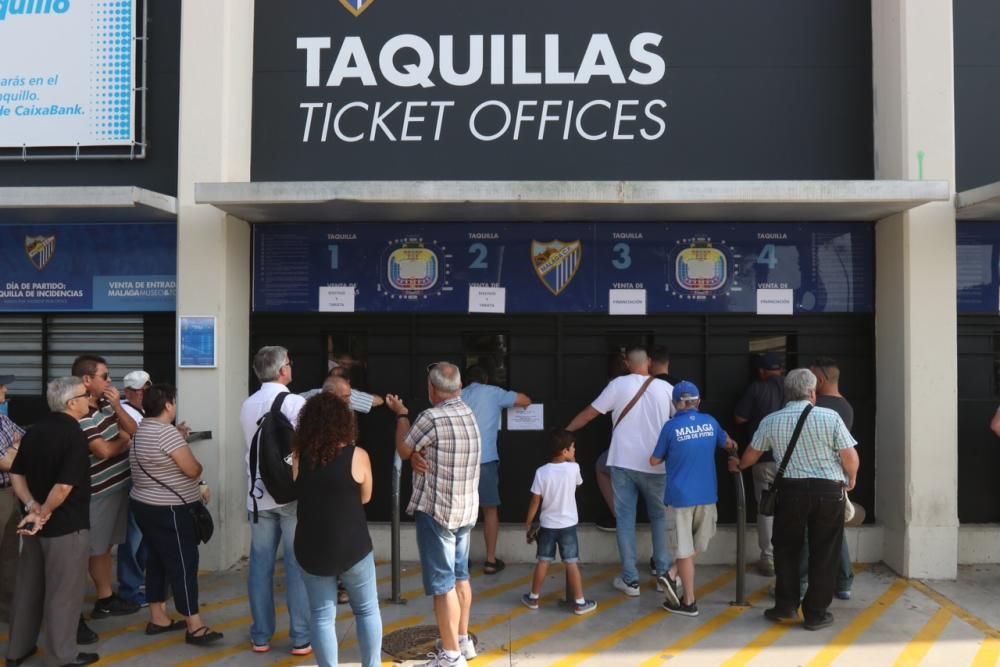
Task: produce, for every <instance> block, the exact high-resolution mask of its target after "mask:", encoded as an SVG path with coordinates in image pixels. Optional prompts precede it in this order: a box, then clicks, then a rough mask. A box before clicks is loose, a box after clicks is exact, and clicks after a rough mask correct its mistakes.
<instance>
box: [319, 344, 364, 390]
mask: <svg viewBox="0 0 1000 667" xmlns="http://www.w3.org/2000/svg"><path fill="white" fill-rule="evenodd" d="M325 338H326V371H327V373H329V372H330V371H332V370H333V369H334V368H343V369H345V372H346V376H347V379H349V380H350V381H351V386H352V387H354V388H356V389H365V388H367V386H368V336H366V335H364V334H354V333H328V334H326V336H325Z"/></svg>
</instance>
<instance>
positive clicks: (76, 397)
mask: <svg viewBox="0 0 1000 667" xmlns="http://www.w3.org/2000/svg"><path fill="white" fill-rule="evenodd" d="M87 396H89V394H87V393H86V392H85V393H82V394H78V395H77V396H73V397H71V398H70V399H69V400H67V401H66V405H69V404H70V403H71V402H72V401H75V400H76V399H78V398H87Z"/></svg>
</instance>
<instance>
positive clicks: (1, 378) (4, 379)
mask: <svg viewBox="0 0 1000 667" xmlns="http://www.w3.org/2000/svg"><path fill="white" fill-rule="evenodd" d="M16 379H17V376H16V375H0V384H3V385H7V384H11V383H12V382H14V380H16Z"/></svg>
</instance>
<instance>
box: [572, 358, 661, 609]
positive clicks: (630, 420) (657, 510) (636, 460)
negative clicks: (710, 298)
mask: <svg viewBox="0 0 1000 667" xmlns="http://www.w3.org/2000/svg"><path fill="white" fill-rule="evenodd" d="M625 364H626V366H627V367H628V370H629V374H628V375H623V376H621V377H617V378H615V379H613V380H611V382H609V383H608V386H607V387H605V388H604V391H602V392H601V395H600V396H598V397H597V398H596V399H595V400H594V402H593V403H591V404H590V405H588V406H587V407H586V408H584V409H583V411H581V412H580V414H578V415H577V416H576V417H574V418H573V421H571V422H570V423H569V425H568V426H567V427H566V430H567V431H571V432H573V431H578V430H580V429H581V428H583V427H584V426H585V425H587V424H588V423H589V422H590V421H592V420H593V419H594V418H595V417H597V416H598V415H602V414H606V413H607V412H611V423H612V433H611V449H610V450H609V453H608V469H609V470H610V471H611V484H612V486H613V488H614V492H615V514H616V515H617V518H618V532H617V534H616V537H617V538H618V554H619V556H620V557H621V561H622V575H621V576H620V577H617V578H616V579H615V581H614V587H615V588H617V589H618V590H620V591H622V592H623V593H625V595H628V596H630V597H635V596H637V595H639V572H638V570H637V568H636V558H637V553H636V534H635V514H636V507H637V504H638V500H639V496H640V495H642V497H643V501H644V502H645V504H646V512H647V513H648V514H649V523H650V532H651V533H652V538H653V564H654V569H655V572H654V576H664V575H665V576H666V577H667V578H668V580H669V579H672V578H673V577H675V576H676V575H675V572H674V571H673V559H672V558H671V556H670V552H669V551H668V549H667V515H666V509H665V508H664V506H663V491H664V488H665V486H666V477H667V475H666V470H665V468H664V467H663V464H662V463H661V464H660V465H657V466H652V465H650V464H649V457H650V456H651V455H652V453H653V449H654V448H655V447H656V442H657V439H658V438H659V437H660V431H661V430H662V429H663V425H664V424H666V423H667V420H669V419H670V417H671V416H673V413H674V407H673V403H672V402H671V393H672V392H673V387H672V386H670V384H669V383H668V382H665V381H664V380H659V379H657V378H654V377H652V376H650V375H649V355H648V354H647V353H646V350H645V348H643V347H639V346H635V347H631V348H629V350H628V351H627V353H626V359H625Z"/></svg>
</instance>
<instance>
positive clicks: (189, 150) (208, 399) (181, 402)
mask: <svg viewBox="0 0 1000 667" xmlns="http://www.w3.org/2000/svg"><path fill="white" fill-rule="evenodd" d="M252 64H253V2H252V0H212V1H211V2H205V1H204V0H184V2H183V5H182V10H181V72H180V145H179V147H178V151H179V153H178V162H179V163H178V178H179V182H178V191H177V200H178V201H177V209H178V211H177V237H178V238H177V265H178V266H177V277H178V283H177V314H178V316H183V315H214V316H215V317H216V318H217V322H218V367H217V368H215V369H196V370H195V369H192V370H181V369H178V372H177V384H178V413H179V418H180V419H183V420H186V421H187V422H188V424H190V425H191V426H192V427H193V428H195V429H196V430H206V429H211V431H212V433H213V435H214V438H213V439H212V440H211V441H208V442H202V443H198V444H195V445H194V453H195V455H196V456H197V457H198V459H199V460H200V461H201V462H202V464H203V465H204V466H205V473H204V479H205V480H207V481H208V482H209V484H210V485H211V487H212V493H213V496H214V497H213V498H212V503H211V509H212V513H213V515H214V516H215V521H216V533H215V537H214V538H213V539H212V541H211V542H210V543H209V544H208V546H207V547H203V549H202V567H203V568H204V569H219V568H223V567H227V566H229V565H231V564H233V563H235V562H236V561H237V560H239V558H241V557H242V556H243V555H244V554H245V553H246V551H247V543H248V542H247V536H248V527H247V521H246V473H245V472H244V459H243V457H244V440H243V432H242V430H241V428H240V423H239V410H240V404H241V402H242V401H243V399H244V398H245V397H246V396H247V389H248V382H247V377H248V375H247V374H248V371H249V364H248V359H249V350H248V345H249V336H248V330H249V322H250V251H251V248H250V228H249V225H247V224H246V223H245V222H242V221H239V220H235V219H232V218H229V217H228V216H226V215H225V214H223V213H221V212H220V211H218V210H217V209H215V208H213V207H211V206H199V205H196V204H195V203H194V184H195V183H198V182H203V181H212V182H217V181H249V180H250V109H251V82H252V78H253V76H252V74H253V73H252Z"/></svg>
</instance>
